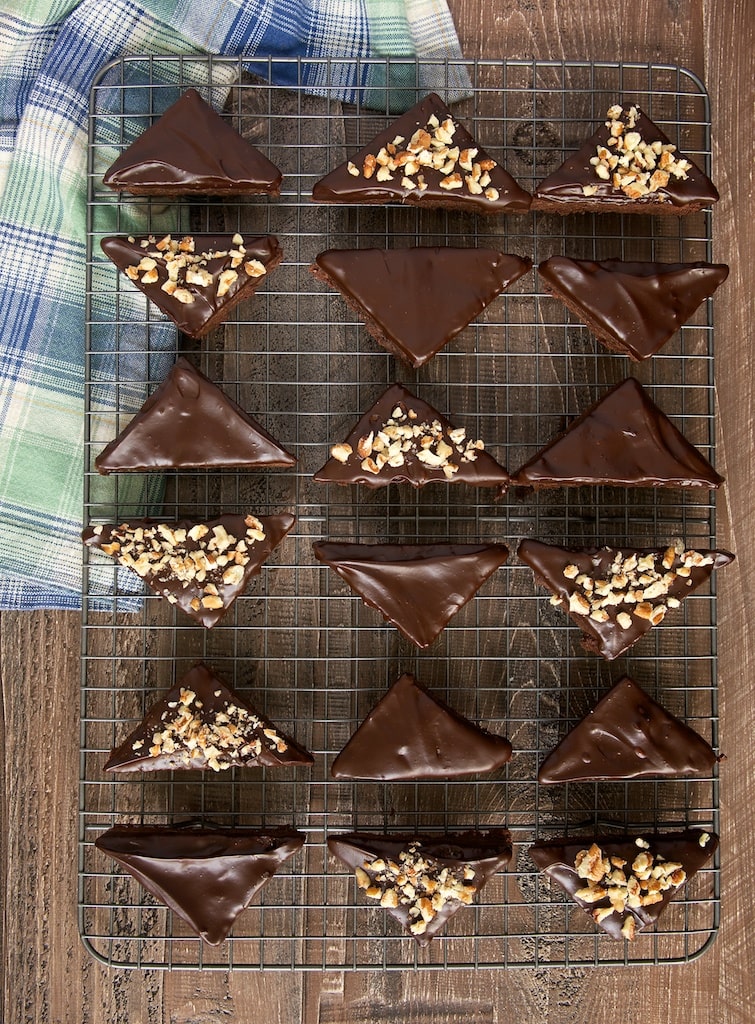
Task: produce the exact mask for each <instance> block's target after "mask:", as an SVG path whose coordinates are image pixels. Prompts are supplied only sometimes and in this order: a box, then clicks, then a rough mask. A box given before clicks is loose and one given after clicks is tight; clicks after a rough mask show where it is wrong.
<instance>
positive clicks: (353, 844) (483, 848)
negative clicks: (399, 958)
mask: <svg viewBox="0 0 755 1024" xmlns="http://www.w3.org/2000/svg"><path fill="white" fill-rule="evenodd" d="M328 849H329V850H330V852H331V854H333V856H334V857H337V858H338V859H339V860H340V861H342V862H343V863H344V864H345V865H346V866H347V867H348V868H351V869H352V870H353V871H354V874H355V876H356V883H357V886H358V887H359V889H361V890H362V892H363V893H364V895H365V896H366V897H367V898H368V899H371V900H375V901H376V903H377V904H378V905H379V906H381V907H384V908H385V909H386V910H387V911H388V913H389V914H391V916H392V917H395V918H396V920H397V921H398V922H399V924H400V925H401V926H402V927H403V928H404V929H405V931H407V932H408V933H409V934H410V935H411V936H412V937H413V938H414V939H415V941H416V942H417V944H418V945H420V946H427V945H428V943H429V942H430V941H431V940H432V939H433V938H434V937H435V936H436V935H437V934H438V932H439V931H440V930H441V929H442V928H443V927H444V925H445V924H446V922H447V921H448V919H449V918H451V917H453V915H454V914H455V913H456V912H457V910H461V908H462V907H464V906H468V905H469V904H470V903H472V902H473V900H474V899H475V895H476V894H477V893H478V892H479V891H480V889H482V887H483V886H484V885H485V883H486V882H487V881H488V879H489V878H491V877H492V876H493V875H494V874H495V873H496V871H500V870H501V868H504V867H506V865H507V864H508V863H509V861H510V860H511V852H512V848H511V833H510V832H509V830H508V829H505V828H499V829H490V830H486V831H485V832H462V833H453V834H450V833H449V834H447V835H371V834H369V833H359V832H351V833H346V834H344V835H337V836H331V837H330V838H329V839H328Z"/></svg>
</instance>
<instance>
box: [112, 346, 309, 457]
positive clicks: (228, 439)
mask: <svg viewBox="0 0 755 1024" xmlns="http://www.w3.org/2000/svg"><path fill="white" fill-rule="evenodd" d="M295 463H296V459H295V458H294V457H293V455H290V454H289V453H288V452H287V451H286V450H285V449H284V448H281V446H280V445H279V444H278V442H277V441H276V440H275V438H274V437H272V436H271V435H270V434H268V433H267V431H266V430H264V429H263V427H261V426H260V424H259V423H257V421H256V420H255V419H253V418H252V417H251V416H250V415H249V414H248V413H246V412H244V410H243V409H242V408H241V407H240V406H238V405H237V404H236V403H235V402H234V401H233V399H231V398H229V397H228V396H227V395H225V394H224V393H223V392H222V391H221V390H220V388H219V387H217V386H216V385H215V384H213V382H212V381H211V380H209V379H208V378H207V377H205V375H204V374H203V373H201V372H200V371H199V370H198V369H197V368H196V367H194V366H192V364H191V363H190V362H189V361H188V359H184V358H183V356H181V357H180V358H179V359H178V360H177V362H176V363H175V364H174V366H173V367H172V369H171V371H170V373H169V374H168V376H167V377H166V378H165V380H164V381H163V383H162V384H161V385H160V387H159V388H158V389H157V391H155V392H154V393H153V394H152V395H150V397H149V398H148V399H147V401H146V402H145V403H144V405H143V406H142V407H141V409H140V410H139V412H138V413H137V414H136V415H135V416H134V418H133V419H132V420H131V421H130V422H129V424H128V426H127V427H126V428H125V429H124V430H122V431H121V433H120V434H119V435H118V437H116V439H115V440H114V441H111V442H110V444H109V445H108V446H107V447H106V448H105V449H104V450H103V451H102V452H100V454H99V455H98V456H97V458H96V459H95V460H94V464H95V466H96V467H97V469H98V470H99V472H100V473H103V474H108V473H135V472H145V471H149V470H154V469H186V468H198V469H203V468H210V467H211V468H213V469H218V468H220V467H224V466H245V467H260V466H265V467H268V466H293V465H295Z"/></svg>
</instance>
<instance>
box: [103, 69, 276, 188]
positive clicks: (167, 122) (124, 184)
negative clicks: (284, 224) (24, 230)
mask: <svg viewBox="0 0 755 1024" xmlns="http://www.w3.org/2000/svg"><path fill="white" fill-rule="evenodd" d="M102 180H103V183H104V184H105V185H107V186H109V187H110V188H112V189H116V190H120V191H124V192H130V193H131V194H132V195H135V196H140V195H168V196H175V195H183V194H185V193H207V194H210V195H243V194H250V193H266V194H267V195H275V196H277V195H278V193H279V192H280V185H281V180H282V175H281V172H280V171H279V170H278V168H277V167H276V166H275V164H273V163H271V162H270V161H269V160H268V159H267V157H266V156H263V155H262V153H260V151H259V150H258V149H257V148H256V147H255V146H253V145H252V144H251V143H249V142H247V141H246V139H244V138H242V137H241V136H240V135H239V133H238V132H237V131H235V130H234V129H233V128H231V126H230V125H229V124H228V123H227V122H226V121H224V120H223V118H222V117H220V115H219V114H217V113H216V112H215V111H214V110H213V108H212V107H211V106H209V104H207V103H205V101H204V100H203V99H202V97H201V96H200V95H199V93H198V92H197V91H196V89H189V90H188V91H187V92H185V93H184V94H183V96H182V97H181V98H180V99H179V100H177V101H176V102H175V103H174V104H173V105H172V106H171V107H168V109H167V110H166V111H165V113H164V114H163V115H162V117H160V118H159V120H157V121H155V123H154V124H153V125H152V126H151V127H150V128H148V129H147V130H146V131H145V132H144V134H143V135H140V136H139V138H138V139H136V141H135V142H133V143H132V144H131V145H130V146H129V147H128V149H126V150H124V152H123V153H122V154H121V155H120V156H119V157H118V159H117V160H116V161H115V163H114V164H112V166H111V167H110V168H109V169H108V171H107V173H106V174H105V177H104V178H103V179H102Z"/></svg>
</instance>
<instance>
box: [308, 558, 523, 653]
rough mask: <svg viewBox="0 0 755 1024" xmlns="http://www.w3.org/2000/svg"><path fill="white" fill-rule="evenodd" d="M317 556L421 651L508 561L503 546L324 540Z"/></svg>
mask: <svg viewBox="0 0 755 1024" xmlns="http://www.w3.org/2000/svg"><path fill="white" fill-rule="evenodd" d="M314 552H315V557H316V558H317V559H319V561H321V562H325V563H326V564H327V565H329V566H330V567H331V568H332V569H334V570H335V571H336V572H337V573H338V575H339V576H340V577H341V578H342V579H344V580H345V581H346V582H347V583H348V585H349V586H350V587H351V589H352V590H353V591H354V592H355V593H356V594H358V595H359V596H360V597H361V598H362V600H363V601H364V603H365V604H367V605H369V606H370V608H375V609H377V611H379V612H380V614H381V615H382V616H383V618H384V619H385V620H386V621H387V622H390V623H391V624H392V625H394V626H395V627H396V629H397V630H398V631H399V633H401V635H402V636H405V637H406V639H407V640H411V642H412V643H413V644H416V646H417V647H428V646H429V645H430V644H431V643H432V642H433V640H435V638H436V637H437V636H438V635H439V634H440V633H441V632H442V631H443V629H444V628H445V627H446V625H447V624H448V622H449V621H450V620H451V619H452V618H453V616H454V615H456V613H457V612H458V611H459V610H460V609H461V608H462V607H463V606H464V605H465V604H467V602H468V601H470V600H471V599H472V598H473V597H474V595H475V594H476V593H477V591H478V590H479V588H480V587H481V586H482V584H483V583H484V582H485V580H486V579H487V578H488V577H489V576H491V575H492V574H493V573H494V572H495V570H496V569H497V568H499V566H501V565H503V563H504V562H505V561H506V559H507V557H508V549H507V548H505V547H504V546H503V544H350V543H342V542H339V541H318V542H317V543H315V544H314Z"/></svg>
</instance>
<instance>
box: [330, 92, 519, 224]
mask: <svg viewBox="0 0 755 1024" xmlns="http://www.w3.org/2000/svg"><path fill="white" fill-rule="evenodd" d="M312 199H313V200H314V201H315V202H318V203H360V204H370V205H382V204H385V203H405V204H409V205H412V206H423V207H427V208H431V207H432V208H444V209H451V210H469V211H470V212H473V213H485V214H493V213H522V212H526V211H527V210H528V209H529V207H530V200H531V196H530V194H529V193H528V192H525V191H524V189H523V188H521V187H520V186H519V185H518V184H517V183H516V181H514V179H513V178H512V177H511V175H510V174H509V173H508V171H506V170H504V168H503V167H501V165H500V164H499V163H498V162H497V161H496V160H494V159H493V158H492V157H491V156H490V155H489V154H488V153H487V152H486V151H485V150H484V149H483V148H482V147H481V146H480V145H478V143H477V142H476V141H475V139H474V138H473V137H472V136H471V135H470V134H469V132H468V131H467V129H466V128H465V127H464V125H463V124H461V123H460V122H459V121H457V120H456V118H455V117H454V116H453V114H452V113H451V111H450V110H449V108H448V106H447V105H446V104H445V103H444V102H443V100H442V99H441V98H440V97H439V96H437V95H436V94H435V93H430V94H429V95H427V96H425V98H424V99H422V100H420V102H419V103H417V104H416V105H415V106H414V107H412V108H411V110H408V111H407V112H406V113H405V114H402V115H401V116H400V117H398V118H396V120H395V121H393V122H391V124H389V125H388V127H387V128H385V129H384V131H382V132H379V133H378V134H377V135H376V136H375V138H374V139H372V141H371V142H369V143H368V144H367V145H366V146H364V147H363V148H362V149H361V150H360V151H359V152H358V153H356V154H355V155H353V156H352V157H350V159H348V160H347V161H346V162H345V163H343V164H340V165H339V166H338V167H336V168H335V169H334V170H332V171H331V172H330V173H329V174H327V175H326V176H325V177H324V178H321V179H320V180H319V181H318V182H316V183H315V186H314V188H313V189H312Z"/></svg>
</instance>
